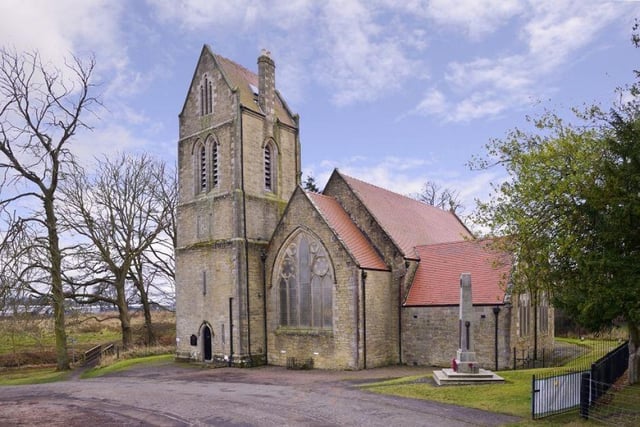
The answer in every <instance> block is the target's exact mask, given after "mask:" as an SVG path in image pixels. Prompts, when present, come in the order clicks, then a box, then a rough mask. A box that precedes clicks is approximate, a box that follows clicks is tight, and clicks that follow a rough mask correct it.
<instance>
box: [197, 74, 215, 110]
mask: <svg viewBox="0 0 640 427" xmlns="http://www.w3.org/2000/svg"><path fill="white" fill-rule="evenodd" d="M211 113H213V82H212V81H211V80H209V76H208V75H207V74H205V75H204V80H203V82H202V83H201V84H200V115H201V116H205V115H207V114H211Z"/></svg>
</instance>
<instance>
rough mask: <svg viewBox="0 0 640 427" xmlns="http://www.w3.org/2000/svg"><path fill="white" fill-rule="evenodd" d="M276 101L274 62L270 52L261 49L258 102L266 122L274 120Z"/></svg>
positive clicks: (271, 122)
mask: <svg viewBox="0 0 640 427" xmlns="http://www.w3.org/2000/svg"><path fill="white" fill-rule="evenodd" d="M275 103H276V64H275V62H273V59H271V52H269V51H268V50H266V49H262V53H261V54H260V57H259V58H258V104H259V105H260V108H261V109H262V111H263V112H264V114H265V116H266V119H267V122H268V123H270V124H273V123H274V122H275Z"/></svg>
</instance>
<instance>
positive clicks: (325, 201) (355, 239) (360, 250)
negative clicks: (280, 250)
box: [306, 192, 388, 270]
mask: <svg viewBox="0 0 640 427" xmlns="http://www.w3.org/2000/svg"><path fill="white" fill-rule="evenodd" d="M306 194H307V195H308V196H309V199H310V200H311V202H312V203H313V204H314V205H315V206H316V208H317V209H318V212H320V214H321V215H322V216H323V217H324V219H325V220H326V222H327V224H328V225H329V227H331V229H333V231H334V232H335V233H336V235H337V236H338V237H339V238H340V239H341V240H342V242H343V243H344V245H345V247H346V249H347V250H348V251H349V252H350V253H351V255H352V256H353V258H354V259H355V261H356V262H357V263H358V265H359V266H360V268H366V269H371V270H388V268H387V266H386V265H385V263H384V261H382V258H380V255H378V253H377V252H376V251H375V249H374V248H373V246H371V243H370V242H369V241H368V240H367V238H366V237H365V236H364V234H362V232H361V231H360V229H359V228H358V227H357V226H356V225H355V224H354V223H353V221H352V220H351V218H350V217H349V214H347V212H345V210H344V209H343V208H342V206H340V204H339V203H338V201H337V200H336V199H334V198H333V197H330V196H325V195H322V194H317V193H311V192H308V193H306Z"/></svg>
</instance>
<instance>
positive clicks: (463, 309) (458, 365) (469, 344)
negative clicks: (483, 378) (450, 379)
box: [454, 273, 479, 374]
mask: <svg viewBox="0 0 640 427" xmlns="http://www.w3.org/2000/svg"><path fill="white" fill-rule="evenodd" d="M459 319H460V340H459V342H460V346H459V348H458V351H457V353H456V359H455V365H454V366H455V370H456V372H462V373H471V374H474V373H477V372H478V369H479V367H478V364H477V362H476V353H475V351H473V333H472V331H473V302H472V300H471V274H469V273H462V274H461V275H460V315H459Z"/></svg>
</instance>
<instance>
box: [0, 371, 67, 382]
mask: <svg viewBox="0 0 640 427" xmlns="http://www.w3.org/2000/svg"><path fill="white" fill-rule="evenodd" d="M70 373H71V372H70V371H65V372H61V371H56V370H55V368H20V369H10V370H7V371H3V372H0V386H5V385H25V384H44V383H51V382H55V381H63V380H66V379H67V378H68V377H69V375H70Z"/></svg>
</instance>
